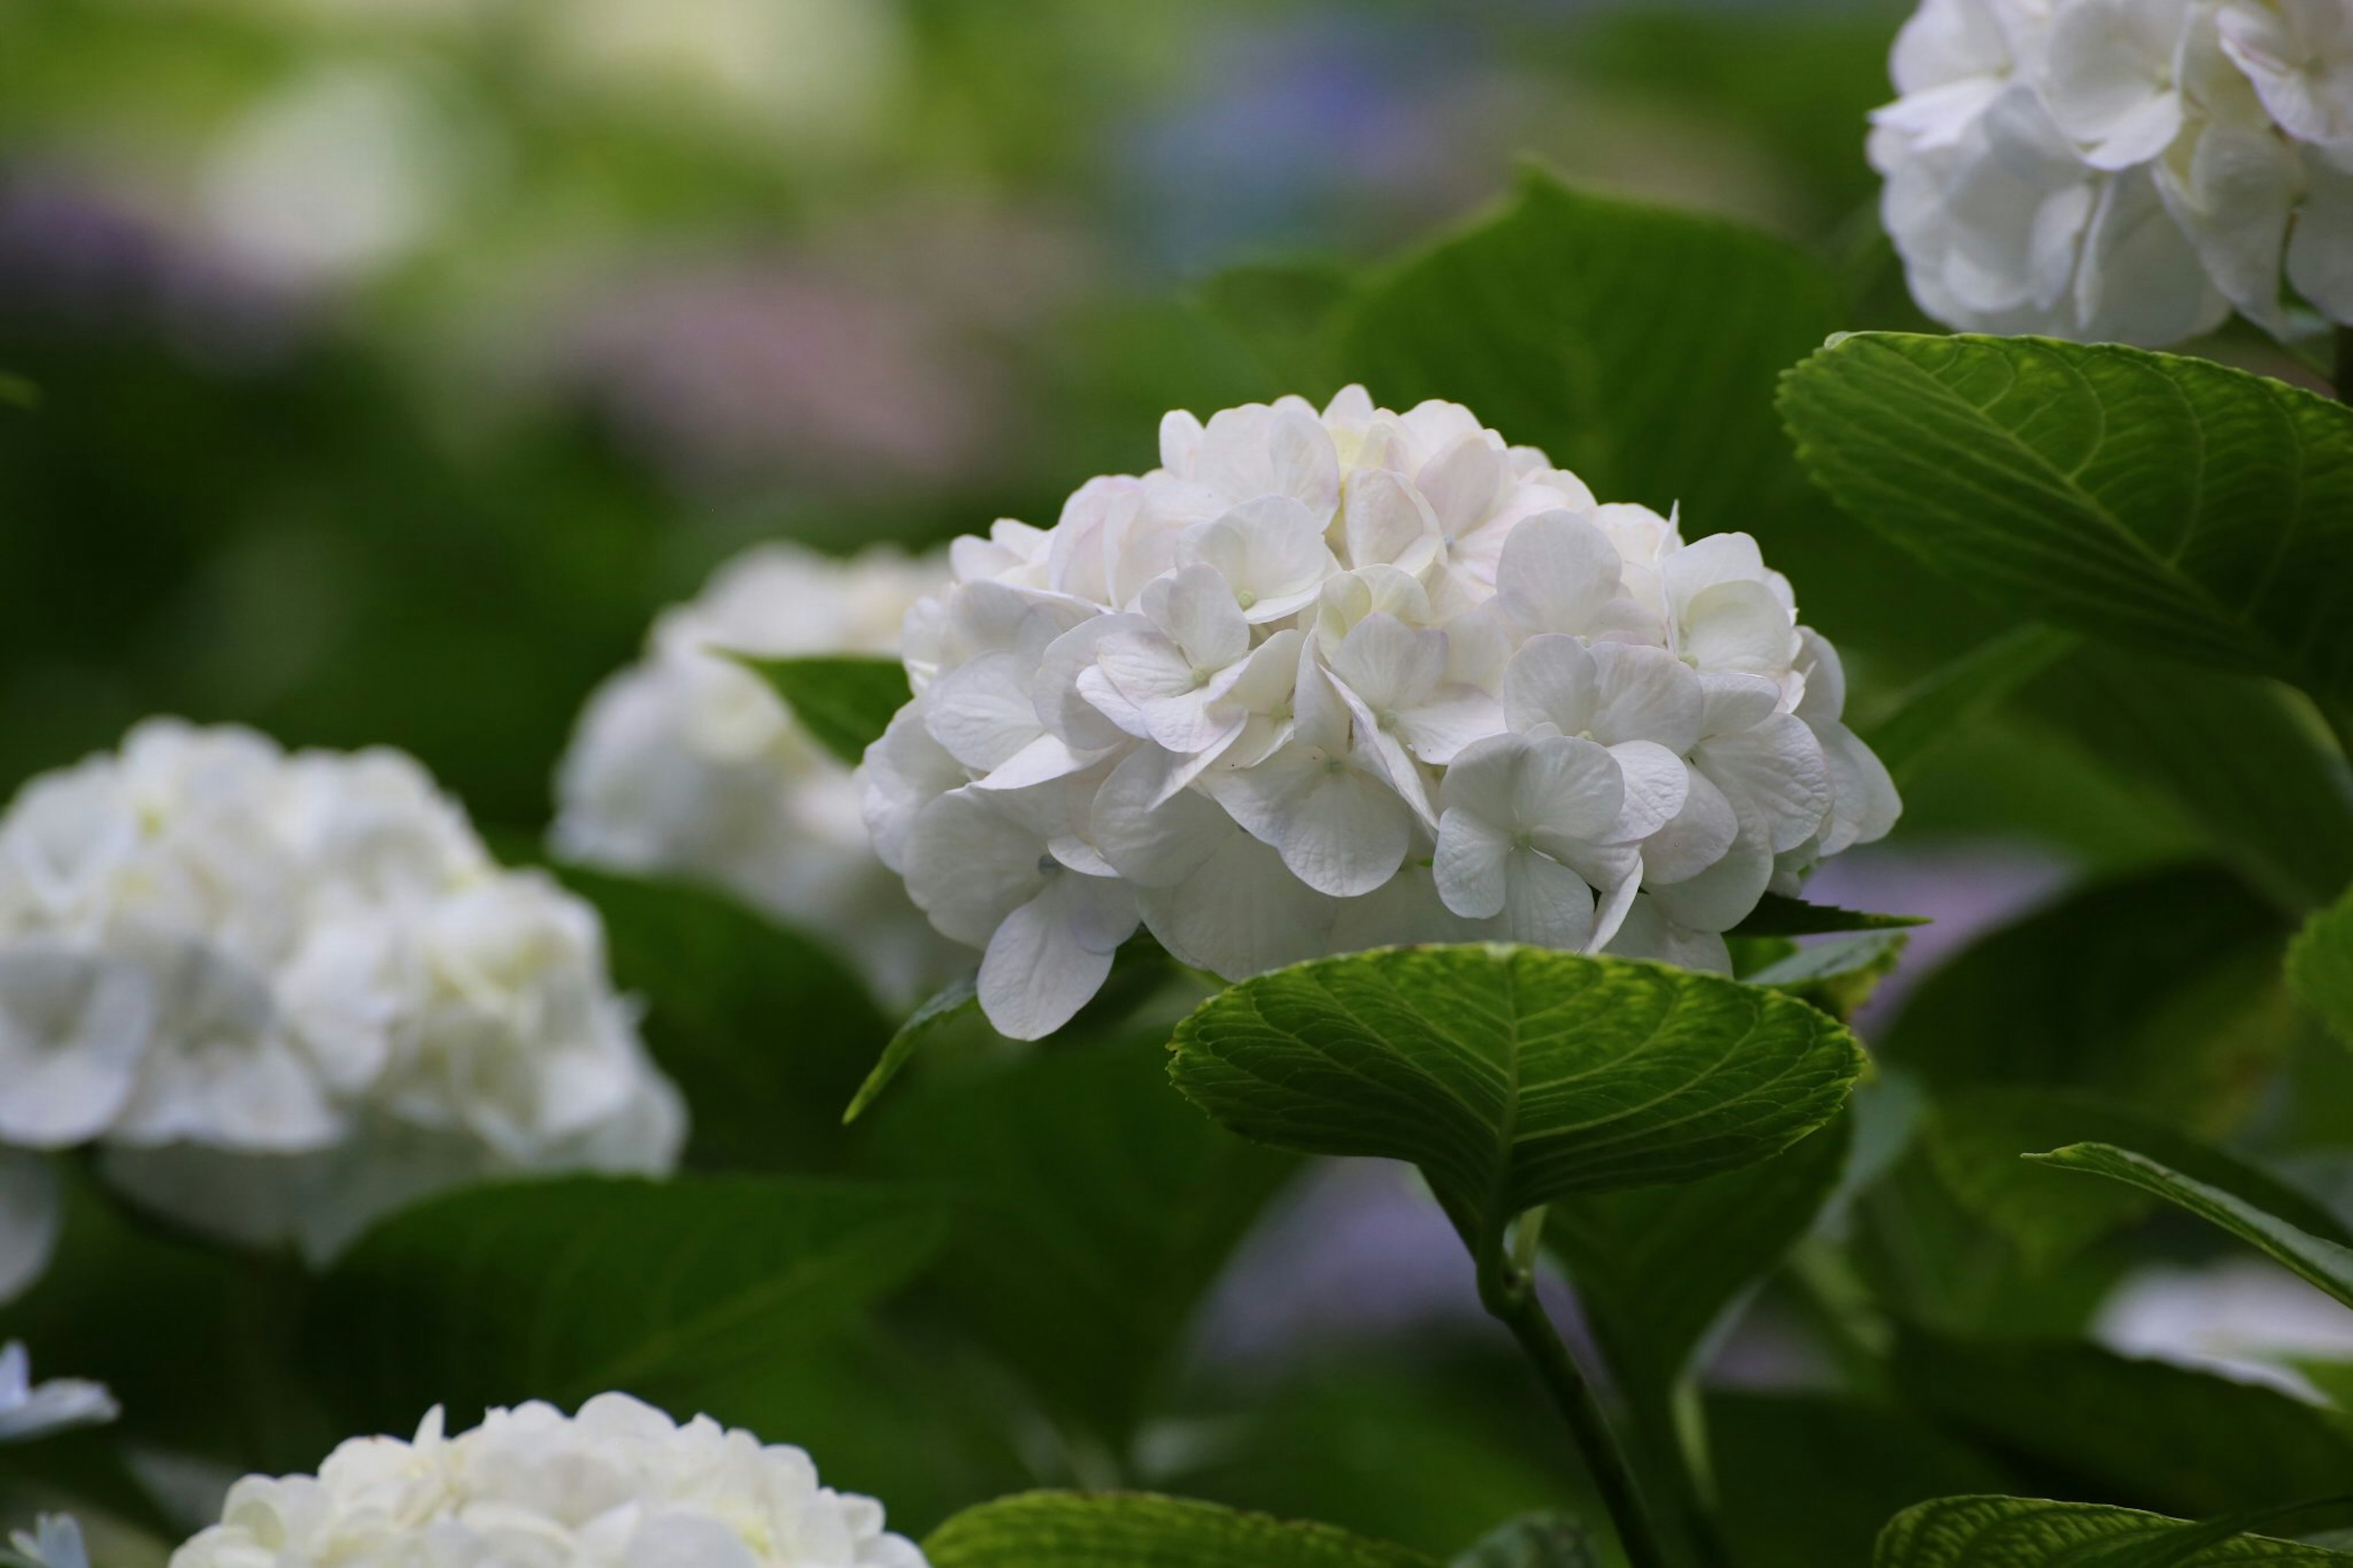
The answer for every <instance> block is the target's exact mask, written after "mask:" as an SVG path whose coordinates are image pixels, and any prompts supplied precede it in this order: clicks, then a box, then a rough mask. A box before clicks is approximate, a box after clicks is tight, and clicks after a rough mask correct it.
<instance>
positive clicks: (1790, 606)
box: [860, 387, 1898, 1037]
mask: <svg viewBox="0 0 2353 1568" xmlns="http://www.w3.org/2000/svg"><path fill="white" fill-rule="evenodd" d="M1160 447H1161V457H1162V462H1163V465H1164V466H1163V467H1162V468H1159V469H1156V470H1155V471H1154V472H1152V473H1150V474H1147V475H1145V476H1142V477H1141V478H1126V477H1113V478H1106V479H1094V480H1092V481H1090V482H1089V483H1088V484H1087V485H1085V486H1083V487H1082V489H1080V490H1079V491H1078V492H1077V493H1076V494H1075V495H1073V496H1072V497H1071V500H1070V502H1069V504H1068V505H1067V506H1066V507H1065V508H1064V509H1063V511H1062V515H1061V517H1060V520H1059V521H1057V523H1056V524H1055V526H1054V527H1053V528H1052V529H1050V530H1045V531H1039V530H1038V529H1034V528H1029V527H1028V526H1026V525H1024V524H1021V523H1018V522H1013V521H1000V522H998V523H997V525H996V526H995V527H994V528H993V529H991V531H990V533H989V536H988V538H987V539H986V540H982V539H977V538H968V539H965V540H960V541H958V542H957V543H956V545H955V547H954V549H953V550H952V552H951V557H952V560H953V562H954V563H955V576H956V582H955V584H954V585H953V586H951V587H949V588H948V589H947V590H946V591H945V592H944V594H942V595H939V596H938V597H937V598H935V599H931V600H927V601H925V602H924V603H923V604H920V605H916V606H915V607H914V608H913V610H911V611H910V612H909V615H908V617H907V637H906V643H905V651H904V658H905V659H906V664H907V669H908V675H909V679H910V684H911V685H912V686H913V689H914V691H915V693H916V695H915V699H914V700H913V702H911V703H910V704H909V705H908V706H907V708H906V709H904V710H902V712H901V713H900V714H899V715H898V716H897V717H896V718H895V719H894V720H893V721H892V724H891V726H890V729H889V731H887V732H886V733H885V734H884V736H883V737H882V739H881V741H879V742H876V743H875V745H874V746H872V747H871V748H870V749H869V751H868V752H867V755H866V762H865V765H864V767H863V769H862V770H861V773H860V776H861V779H862V782H863V784H864V790H865V812H866V821H867V826H868V827H869V829H870V830H871V833H872V835H873V839H874V843H875V846H876V848H877V850H878V852H879V854H880V855H881V858H882V859H883V861H884V862H885V863H886V864H888V865H889V866H891V867H892V868H894V869H897V870H899V871H900V872H901V873H902V874H903V876H904V877H905V879H906V881H907V886H908V889H909V890H910V891H911V892H912V894H913V897H914V900H915V902H916V903H917V904H918V905H920V906H921V907H922V908H923V910H925V911H926V912H927V913H928V914H929V915H930V916H931V918H932V921H933V923H934V925H936V926H937V927H938V928H939V930H940V931H944V933H946V934H947V935H949V936H951V937H954V938H955V939H956V940H957V941H959V942H966V943H969V944H971V945H973V946H976V947H980V948H982V949H984V950H985V952H986V957H985V958H984V960H983V963H982V970H981V1002H982V1005H983V1006H984V1008H985V1009H986V1010H987V1013H988V1016H989V1017H990V1019H991V1021H992V1022H994V1023H995V1024H996V1026H997V1027H998V1028H999V1029H1001V1030H1003V1031H1005V1032H1006V1033H1008V1034H1013V1035H1017V1036H1020V1037H1038V1036H1040V1035H1044V1034H1047V1033H1050V1032H1051V1031H1052V1030H1054V1029H1056V1028H1059V1027H1060V1026H1061V1025H1062V1024H1063V1023H1064V1022H1066V1021H1067V1020H1068V1019H1069V1018H1070V1017H1071V1015H1072V1014H1074V1013H1075V1012H1076V1011H1077V1010H1078V1009H1079V1007H1081V1006H1082V1005H1084V1003H1085V1002H1086V1000H1087V998H1088V997H1090V996H1091V995H1092V994H1094V992H1095V990H1096V989H1097V987H1099V986H1100V985H1101V984H1102V983H1103V977H1104V976H1105V975H1106V974H1107V973H1109V971H1110V967H1111V962H1112V951H1113V948H1114V947H1116V946H1117V945H1118V943H1119V942H1121V941H1122V940H1123V939H1124V937H1125V936H1126V935H1127V934H1128V932H1129V931H1131V930H1132V929H1133V928H1134V925H1135V923H1136V922H1137V921H1139V920H1140V921H1142V922H1143V924H1144V925H1145V927H1147V928H1148V929H1149V930H1150V931H1152V933H1153V934H1154V936H1155V937H1156V938H1157V939H1158V940H1159V941H1160V942H1161V943H1162V944H1163V945H1164V946H1166V948H1167V949H1168V950H1169V951H1170V952H1173V953H1174V954H1176V956H1177V957H1178V958H1179V959H1181V960H1183V961H1184V962H1187V963H1193V964H1196V965H1198V966H1200V967H1203V968H1207V969H1209V970H1212V971H1214V972H1216V973H1219V974H1222V975H1224V976H1226V977H1228V978H1229V979H1233V978H1240V977H1241V976H1244V975H1247V974H1251V973H1258V972H1260V971H1261V970H1264V969H1267V968H1271V967H1273V966H1275V965H1277V964H1280V963H1290V962H1293V961H1295V960H1298V959H1302V958H1307V957H1312V956H1314V955H1316V954H1318V953H1322V952H1333V951H1346V950H1347V949H1348V948H1350V947H1352V946H1361V945H1369V944H1374V943H1379V942H1423V941H1451V940H1467V939H1471V938H1489V939H1504V940H1516V941H1523V942H1539V943H1544V944H1546V945H1550V946H1555V947H1563V948H1573V949H1581V950H1584V951H1588V952H1589V951H1594V950H1597V949H1600V948H1602V947H1604V946H1605V945H1608V946H1611V947H1612V949H1613V951H1639V952H1641V953H1643V954H1644V955H1646V956H1656V957H1662V958H1665V959H1668V960H1669V961H1671V962H1678V963H1704V964H1708V965H1710V966H1713V967H1718V968H1722V967H1726V966H1727V960H1726V956H1725V945H1724V942H1723V941H1722V939H1721V938H1720V937H1719V936H1717V935H1715V934H1714V933H1715V932H1719V931H1725V930H1727V929H1729V928H1730V927H1732V926H1734V925H1736V924H1737V923H1738V921H1740V919H1741V918H1742V917H1743V916H1745V915H1746V913H1747V912H1748V911H1749V910H1751V909H1752V908H1754V907H1755V905H1756V902H1757V899H1758V898H1759V897H1761V896H1762V895H1763V894H1764V893H1765V891H1766V890H1767V886H1768V884H1773V885H1779V886H1783V887H1794V885H1795V883H1796V881H1797V879H1799V878H1800V877H1802V876H1803V875H1804V873H1805V871H1806V870H1807V869H1808V868H1810V866H1811V865H1812V863H1813V861H1814V860H1815V859H1816V858H1819V857H1820V856H1821V855H1823V854H1826V853H1831V852H1834V851H1835V850H1836V849H1838V848H1842V847H1845V846H1847V845H1848V844H1852V843H1857V842H1861V841H1863V840H1865V839H1869V838H1874V837H1879V836H1880V835H1882V834H1883V833H1885V832H1886V831H1887V829H1888V827H1889V826H1891V825H1892V824H1893V822H1894V817H1895V814H1896V811H1897V809H1898V805H1897V802H1896V798H1895V793H1894V786H1893V785H1892V784H1889V782H1888V780H1887V775H1886V773H1885V770H1884V769H1883V768H1880V767H1879V766H1878V764H1877V762H1876V759H1873V758H1872V757H1871V755H1870V752H1869V751H1868V749H1867V748H1865V747H1863V746H1862V742H1859V741H1857V740H1856V739H1855V738H1854V736H1853V734H1852V731H1848V730H1847V729H1846V728H1845V726H1844V725H1843V724H1842V723H1841V721H1840V713H1841V708H1842V705H1843V702H1844V700H1845V698H1844V689H1843V678H1842V676H1841V672H1840V670H1839V668H1838V664H1837V659H1836V656H1835V654H1833V653H1832V652H1831V650H1830V646H1829V644H1828V643H1826V642H1824V641H1822V639H1821V638H1820V637H1818V636H1816V635H1815V634H1814V633H1812V632H1811V631H1810V630H1809V629H1807V628H1806V627H1804V626H1800V625H1799V622H1798V618H1797V609H1796V598H1795V595H1794V594H1793V593H1792V591H1791V589H1790V586H1789V584H1788V581H1787V580H1786V579H1784V578H1783V577H1782V576H1781V575H1780V574H1778V573H1776V572H1773V571H1771V570H1770V569H1768V568H1767V566H1766V565H1765V563H1764V562H1763V559H1762V558H1761V556H1760V555H1759V553H1758V552H1757V545H1756V542H1755V541H1753V540H1751V539H1749V538H1748V537H1747V536H1746V535H1745V534H1725V535H1717V536H1715V537H1712V538H1707V539H1703V540H1699V541H1697V542H1693V543H1691V544H1689V545H1686V544H1685V543H1684V542H1683V536H1682V532H1681V531H1680V529H1679V528H1678V526H1677V524H1676V522H1675V521H1674V520H1672V519H1669V518H1662V517H1660V516H1658V515H1657V514H1656V513H1654V512H1651V511H1649V510H1646V509H1644V508H1641V507H1636V506H1627V505H1622V504H1621V505H1609V506H1604V505H1600V504H1599V503H1597V502H1596V501H1595V500H1594V499H1593V496H1592V493H1591V492H1590V491H1589V490H1588V489H1587V488H1586V487H1585V485H1584V484H1583V483H1582V482H1581V481H1579V480H1578V479H1577V478H1576V476H1574V475H1572V474H1567V473H1564V472H1562V471H1560V470H1558V469H1556V468H1553V467H1552V466H1551V465H1550V463H1549V462H1547V461H1546V458H1544V456H1543V454H1541V453H1538V452H1535V451H1533V450H1530V449H1528V448H1525V447H1508V446H1506V445H1505V444H1504V441H1503V440H1502V439H1501V438H1500V437H1497V436H1496V435H1495V434H1494V433H1493V431H1490V430H1486V429H1483V428H1482V427H1481V426H1480V425H1479V423H1478V421H1477V419H1476V418H1475V417H1473V416H1472V415H1471V414H1470V413H1469V412H1468V411H1467V410H1465V409H1462V408H1460V407H1457V406H1455V405H1451V404H1442V403H1428V404H1423V405H1420V406H1419V407H1417V408H1415V409H1412V410H1411V411H1409V412H1408V413H1406V414H1402V415H1399V414H1392V413H1389V412H1387V411H1385V410H1382V409H1378V408H1376V407H1375V406H1374V405H1373V403H1372V400H1371V399H1370V398H1369V397H1368V396H1366V394H1365V392H1364V390H1363V389H1362V388H1360V387H1350V388H1348V389H1347V390H1346V391H1345V392H1343V393H1341V394H1340V395H1339V396H1337V397H1336V398H1335V399H1334V400H1333V402H1332V404H1331V405H1330V406H1329V407H1328V408H1326V409H1324V411H1323V412H1322V413H1321V414H1318V413H1317V412H1316V411H1315V410H1314V408H1313V407H1311V406H1310V405H1307V404H1305V403H1303V402H1302V401H1301V400H1299V399H1297V398H1285V399H1283V400H1282V401H1281V402H1279V403H1276V404H1273V405H1252V406H1250V407H1246V408H1239V409H1228V410H1225V411H1224V412H1222V413H1219V414H1218V415H1216V416H1213V417H1212V418H1210V419H1209V420H1208V421H1207V422H1206V423H1204V422H1202V421H1200V420H1198V419H1195V418H1193V417H1192V416H1189V415H1185V414H1172V415H1170V416H1168V417H1167V418H1166V420H1165V421H1164V422H1163V423H1162V426H1161V432H1160Z"/></svg>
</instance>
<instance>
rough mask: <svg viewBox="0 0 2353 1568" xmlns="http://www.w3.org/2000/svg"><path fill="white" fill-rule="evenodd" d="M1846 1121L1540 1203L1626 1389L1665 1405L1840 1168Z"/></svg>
mask: <svg viewBox="0 0 2353 1568" xmlns="http://www.w3.org/2000/svg"><path fill="white" fill-rule="evenodd" d="M1850 1122H1851V1119H1850V1118H1848V1117H1845V1116H1841V1117H1839V1118H1837V1119H1836V1120H1834V1121H1832V1122H1831V1124H1830V1125H1829V1126H1827V1127H1824V1128H1823V1129H1821V1130H1820V1131H1818V1132H1813V1133H1810V1134H1809V1135H1808V1136H1806V1137H1804V1138H1801V1139H1799V1141H1798V1142H1795V1143H1793V1144H1791V1145H1790V1146H1789V1147H1788V1148H1787V1149H1784V1150H1783V1151H1781V1152H1779V1153H1778V1154H1776V1155H1774V1156H1773V1157H1772V1158H1771V1159H1769V1160H1767V1161H1764V1162H1763V1163H1759V1164H1756V1165H1751V1166H1748V1167H1747V1168H1746V1169H1744V1170H1738V1171H1728V1172H1725V1173H1723V1174H1721V1175H1716V1176H1711V1177H1708V1178H1707V1179H1706V1180H1704V1181H1698V1182H1684V1183H1681V1184H1676V1185H1673V1186H1657V1187H1636V1188H1633V1189H1630V1190H1629V1191H1626V1192H1617V1193H1596V1194H1588V1195H1586V1196H1582V1197H1571V1198H1564V1199H1558V1200H1556V1201H1555V1202H1554V1203H1553V1204H1552V1205H1551V1206H1550V1207H1548V1208H1547V1209H1546V1210H1545V1240H1546V1243H1548V1244H1549V1245H1550V1246H1551V1247H1554V1248H1555V1249H1556V1251H1557V1252H1558V1253H1559V1255H1560V1258H1561V1260H1562V1262H1563V1264H1564V1265H1565V1266H1566V1267H1567V1270H1568V1278H1569V1282H1570V1283H1571V1284H1573V1285H1575V1286H1576V1287H1577V1305H1578V1306H1579V1307H1580V1308H1582V1309H1583V1310H1584V1312H1585V1316H1586V1320H1587V1321H1588V1323H1589V1324H1590V1325H1591V1327H1592V1330H1593V1332H1594V1337H1595V1338H1596V1339H1597V1340H1598V1341H1599V1342H1600V1344H1601V1348H1602V1351H1603V1352H1604V1355H1605V1358H1606V1359H1607V1360H1608V1362H1609V1368H1610V1370H1611V1372H1612V1373H1615V1374H1616V1375H1617V1377H1618V1378H1619V1379H1620V1382H1621V1383H1624V1384H1630V1387H1629V1388H1628V1389H1627V1390H1626V1392H1627V1393H1628V1394H1629V1395H1630V1397H1634V1396H1640V1397H1642V1398H1646V1399H1649V1400H1651V1401H1652V1402H1654V1403H1656V1404H1658V1405H1661V1406H1662V1407H1663V1405H1664V1402H1665V1397H1666V1395H1667V1394H1668V1393H1669V1392H1670V1390H1671V1389H1672V1385H1673V1384H1675V1383H1676V1382H1677V1381H1678V1380H1680V1379H1681V1378H1682V1376H1683V1373H1684V1371H1685V1370H1686V1368H1687V1366H1688V1364H1689V1363H1690V1360H1691V1356H1692V1352H1694V1350H1696V1349H1697V1348H1698V1346H1699V1344H1700V1342H1701V1341H1702V1339H1703V1338H1704V1337H1705V1335H1706V1333H1707V1331H1708V1330H1709V1328H1710V1327H1711V1326H1713V1325H1714V1324H1715V1321H1716V1320H1717V1319H1718V1318H1719V1317H1721V1316H1722V1315H1723V1312H1724V1310H1725V1308H1726V1307H1727V1306H1729V1305H1731V1304H1732V1302H1733V1300H1735V1299H1736V1297H1737V1296H1738V1295H1739V1294H1740V1292H1741V1291H1742V1289H1744V1288H1746V1286H1748V1285H1749V1284H1751V1283H1752V1282H1754V1281H1755V1280H1757V1279H1760V1278H1761V1277H1763V1275H1764V1274H1765V1273H1766V1271H1767V1270H1768V1269H1770V1268H1772V1267H1773V1266H1774V1265H1775V1264H1777V1263H1778V1262H1779V1261H1780V1260H1781V1256H1782V1254H1784V1253H1785V1252H1787V1251H1788V1249H1789V1247H1790V1245H1791V1244H1792V1243H1794V1242H1795V1241H1796V1240H1797V1239H1798V1238H1799V1237H1801V1236H1803V1235H1804V1234H1805V1233H1806V1230H1807V1227H1808V1226H1811V1225H1812V1224H1813V1221H1814V1216H1815V1215H1817V1214H1819V1213H1820V1211H1821V1206H1822V1205H1823V1204H1824V1203H1825V1202H1826V1201H1828V1199H1829V1197H1830V1195H1831V1191H1832V1189H1834V1188H1835V1187H1836V1186H1837V1185H1838V1181H1839V1175H1840V1173H1841V1172H1842V1171H1843V1170H1844V1169H1845V1168H1846V1157H1847V1151H1848V1148H1849V1145H1850V1143H1851V1142H1852V1131H1851V1126H1850Z"/></svg>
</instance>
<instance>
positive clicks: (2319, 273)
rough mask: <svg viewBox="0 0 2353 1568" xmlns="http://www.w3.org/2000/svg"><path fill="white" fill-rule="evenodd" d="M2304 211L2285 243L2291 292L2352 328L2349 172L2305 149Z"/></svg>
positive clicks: (2352, 174)
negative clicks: (2292, 233) (2293, 287)
mask: <svg viewBox="0 0 2353 1568" xmlns="http://www.w3.org/2000/svg"><path fill="white" fill-rule="evenodd" d="M2304 166H2305V177H2306V195H2305V198H2304V206H2303V207H2302V209H2301V210H2299V211H2298V212H2297V214H2296V219H2295V235H2294V236H2293V237H2291V238H2290V239H2289V241H2288V247H2287V277H2288V281H2289V282H2290V283H2292V284H2294V285H2295V291H2296V292H2297V293H2299V294H2301V295H2303V296H2304V297H2305V298H2306V299H2307V300H2311V301H2312V302H2313V304H2314V305H2315V306H2316V307H2317V308H2318V309H2319V310H2320V313H2321V314H2322V315H2324V316H2327V318H2328V319H2329V320H2330V321H2335V322H2336V323H2337V325H2339V326H2353V170H2346V169H2341V168H2338V167H2337V166H2336V165H2335V164H2333V163H2329V162H2328V161H2327V159H2325V158H2322V157H2321V156H2320V155H2319V154H2318V153H2314V152H2312V151H2311V150H2309V149H2307V150H2306V153H2305V159H2304Z"/></svg>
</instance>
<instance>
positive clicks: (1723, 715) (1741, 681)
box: [1699, 669, 1781, 735]
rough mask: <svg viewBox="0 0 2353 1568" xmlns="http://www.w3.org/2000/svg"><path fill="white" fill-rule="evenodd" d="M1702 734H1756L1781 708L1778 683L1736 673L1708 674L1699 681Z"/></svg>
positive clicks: (1759, 676) (1708, 672)
mask: <svg viewBox="0 0 2353 1568" xmlns="http://www.w3.org/2000/svg"><path fill="white" fill-rule="evenodd" d="M1699 687H1700V694H1701V699H1702V702H1701V707H1700V720H1699V728H1700V733H1701V734H1703V735H1730V734H1736V733H1737V732H1738V731H1742V730H1753V729H1755V728H1756V727H1757V725H1759V724H1762V723H1763V722H1765V721H1766V720H1767V719H1770V718H1771V717H1773V715H1774V713H1775V712H1776V711H1777V710H1778V709H1779V708H1780V706H1781V688H1780V685H1779V683H1778V682H1776V681H1772V680H1768V679H1766V678H1765V677H1763V676H1761V675H1743V674H1741V673H1739V672H1738V671H1736V670H1728V669H1724V670H1705V671H1703V672H1701V674H1700V678H1699Z"/></svg>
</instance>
